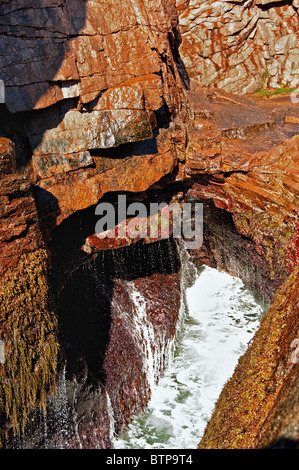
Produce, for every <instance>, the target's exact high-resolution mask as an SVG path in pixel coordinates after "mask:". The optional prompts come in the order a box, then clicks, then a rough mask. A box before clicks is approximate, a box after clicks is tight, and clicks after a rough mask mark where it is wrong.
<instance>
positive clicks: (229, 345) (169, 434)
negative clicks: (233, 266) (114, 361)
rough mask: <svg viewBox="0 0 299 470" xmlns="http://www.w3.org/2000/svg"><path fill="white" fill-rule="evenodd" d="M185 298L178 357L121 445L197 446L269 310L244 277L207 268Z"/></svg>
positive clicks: (139, 447)
mask: <svg viewBox="0 0 299 470" xmlns="http://www.w3.org/2000/svg"><path fill="white" fill-rule="evenodd" d="M186 301H187V312H186V316H185V322H184V324H183V326H182V328H181V330H180V331H179V332H178V335H177V340H176V346H175V350H174V357H173V359H172V361H170V363H169V366H168V368H167V370H166V372H165V374H164V376H163V377H162V378H161V379H160V381H159V384H158V385H157V386H155V387H154V388H153V390H152V399H151V402H150V403H149V406H148V408H147V410H146V412H144V413H142V414H141V415H140V416H138V417H137V418H136V419H135V420H134V421H133V423H132V425H131V426H130V428H129V430H128V431H126V432H125V433H123V435H122V436H121V437H120V438H119V439H117V441H116V442H115V448H116V449H123V448H133V449H134V448H135V449H142V448H144V449H158V448H160V449H163V448H164V449H192V448H195V447H196V446H197V444H198V442H199V440H200V438H201V436H202V434H203V432H204V428H205V426H206V423H207V421H208V420H209V418H210V416H211V414H212V411H213V408H214V405H215V402H216V400H217V398H218V396H219V394H220V392H221V390H222V388H223V385H224V384H225V382H226V381H227V380H228V379H229V378H230V376H231V375H232V373H233V371H234V368H235V366H236V364H237V362H238V359H239V357H240V356H241V355H242V353H243V352H244V351H245V349H246V347H247V343H248V342H249V341H250V339H251V338H252V337H253V335H254V332H255V331H256V329H257V328H258V326H259V323H260V318H261V315H262V313H263V310H264V308H263V306H262V305H260V304H258V303H257V302H256V301H255V298H254V296H253V295H252V293H251V292H250V291H249V290H248V289H246V288H245V287H244V285H243V283H242V281H241V280H240V279H238V278H234V277H231V276H229V275H228V274H226V273H224V272H218V271H216V270H214V269H211V268H208V267H206V268H204V270H203V271H202V273H201V274H200V275H199V276H198V278H197V280H196V281H195V283H194V285H193V286H192V287H190V288H188V289H187V292H186Z"/></svg>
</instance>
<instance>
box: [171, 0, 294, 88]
mask: <svg viewBox="0 0 299 470" xmlns="http://www.w3.org/2000/svg"><path fill="white" fill-rule="evenodd" d="M297 8H298V3H297V2H295V1H293V2H292V1H287V2H279V1H271V2H270V1H269V2H268V1H253V0H248V1H245V2H240V1H236V2H226V1H216V2H215V1H211V0H204V1H201V0H177V9H178V11H179V15H180V27H181V32H182V38H183V43H182V47H181V54H182V57H183V60H184V62H185V66H186V68H187V71H188V74H189V76H190V77H193V78H195V79H196V80H197V81H198V82H199V83H200V84H201V85H204V86H205V85H211V86H214V87H218V88H222V89H224V90H226V91H229V92H232V93H240V94H246V93H253V92H256V91H257V90H260V89H262V87H263V86H264V87H270V88H280V87H284V86H289V87H290V86H291V84H292V82H293V81H294V80H296V79H298V78H299V72H298V68H299V62H298V61H299V59H298V57H299V54H298V52H299V36H298V25H299V16H298V10H297Z"/></svg>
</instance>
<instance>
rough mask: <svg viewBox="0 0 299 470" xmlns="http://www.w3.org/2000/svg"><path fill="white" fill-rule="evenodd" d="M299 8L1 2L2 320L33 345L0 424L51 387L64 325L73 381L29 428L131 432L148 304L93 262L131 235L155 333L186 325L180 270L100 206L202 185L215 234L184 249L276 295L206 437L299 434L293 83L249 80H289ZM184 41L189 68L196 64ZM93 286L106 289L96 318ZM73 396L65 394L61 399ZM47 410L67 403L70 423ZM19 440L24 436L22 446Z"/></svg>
mask: <svg viewBox="0 0 299 470" xmlns="http://www.w3.org/2000/svg"><path fill="white" fill-rule="evenodd" d="M37 3H38V4H37ZM107 5H109V8H108V7H107ZM297 8H298V5H297V4H296V2H295V1H293V2H292V4H291V2H283V4H282V3H281V2H254V3H253V2H251V1H249V2H245V3H244V2H237V3H235V4H230V3H228V2H198V3H195V2H193V3H192V2H191V1H190V2H189V1H186V2H181V1H178V2H177V10H176V8H175V1H174V0H163V1H162V0H161V1H160V0H159V1H157V2H154V4H153V2H151V1H146V2H140V1H139V0H136V1H135V0H134V1H133V2H118V1H117V0H111V1H110V2H109V3H108V4H107V3H104V2H101V1H99V2H91V1H86V2H77V1H76V0H68V1H64V0H52V1H51V2H46V1H42V2H36V1H34V0H31V1H30V2H28V1H27V2H25V3H24V2H21V3H20V2H15V1H12V2H8V1H4V2H2V3H1V12H2V16H1V22H0V23H1V24H0V34H1V46H0V78H1V79H3V80H4V83H5V91H6V104H0V117H1V120H0V135H1V137H0V173H1V174H0V185H1V186H0V211H1V212H0V232H1V233H0V254H1V265H0V275H1V282H2V281H3V286H4V288H3V290H2V291H1V292H2V294H3V295H2V294H1V295H2V297H3V303H2V305H3V308H2V311H3V314H2V317H1V324H0V326H1V332H2V333H3V334H4V332H5V334H7V330H9V335H8V336H7V338H8V341H9V342H10V343H11V344H13V342H12V338H13V327H14V325H15V324H18V328H20V331H21V335H23V336H22V338H23V337H24V335H25V336H26V337H27V336H28V335H29V337H30V341H31V342H30V351H31V353H32V355H31V356H30V361H29V362H30V363H29V366H28V367H29V369H27V368H26V367H25V368H21V369H20V370H21V371H22V373H24V374H25V375H24V376H26V375H28V377H30V379H32V381H30V380H29V381H28V382H29V383H30V384H31V385H32V389H30V388H29V391H28V394H27V395H26V399H25V402H24V403H25V412H24V410H23V408H22V405H20V403H19V402H18V406H19V405H20V409H19V411H18V410H17V408H14V409H13V410H12V409H10V408H9V406H8V408H7V407H6V408H5V400H8V402H9V403H11V401H10V398H9V397H11V396H12V395H11V394H12V391H11V390H8V392H7V390H6V392H5V393H7V397H6V398H5V397H4V398H3V396H4V395H5V393H4V395H3V394H2V395H1V400H2V405H1V406H2V408H1V410H2V411H1V416H0V418H1V423H3V426H2V427H3V429H6V430H7V429H10V426H11V422H13V423H16V419H17V418H16V417H17V416H18V412H19V413H21V414H22V419H23V418H24V422H25V421H26V417H27V415H29V413H30V411H31V410H32V409H33V408H34V407H35V406H36V405H37V404H38V402H39V399H38V398H37V397H36V396H35V395H34V393H35V392H36V390H38V389H39V388H40V389H41V390H42V395H43V396H42V400H41V402H42V404H43V403H44V401H45V395H47V394H48V393H49V391H50V389H51V387H52V386H53V387H52V388H53V389H54V388H55V387H54V383H55V380H53V376H52V374H54V369H53V370H52V368H51V367H52V366H50V364H54V366H55V367H56V361H57V354H58V353H57V349H56V348H57V341H58V337H57V335H58V333H61V331H63V334H64V335H65V337H64V338H60V344H63V346H64V349H65V352H66V354H67V356H68V361H69V362H68V364H69V365H70V364H72V366H71V368H69V369H68V370H67V374H66V376H65V378H64V379H61V377H60V378H59V384H60V385H59V386H61V384H62V385H63V384H64V385H63V386H65V387H66V388H65V389H63V390H62V391H61V389H60V392H59V393H60V395H59V393H58V395H57V397H58V398H57V400H58V401H56V404H55V403H54V404H53V402H52V405H50V408H49V415H48V418H47V419H46V422H47V426H48V435H47V436H44V435H43V436H42V437H41V432H40V430H41V429H42V427H43V426H44V423H45V421H44V417H43V416H42V417H40V418H39V421H40V423H41V424H40V426H41V427H39V428H38V431H36V429H35V428H34V425H33V424H32V423H31V428H30V431H28V432H29V435H31V436H33V435H34V436H35V437H34V439H33V441H34V445H35V446H37V447H39V446H43V445H46V442H47V445H50V446H51V445H53V446H60V445H63V443H65V442H66V440H67V442H68V445H69V446H70V447H80V446H81V447H86V448H92V447H97V446H98V447H104V448H107V447H109V446H111V439H110V438H111V435H110V432H111V429H110V421H111V417H112V416H113V419H114V420H115V426H116V428H115V429H117V430H120V429H121V428H122V427H123V426H125V425H126V423H127V422H128V421H129V420H130V415H131V412H135V411H136V412H137V411H138V410H139V409H141V408H142V406H144V405H145V404H146V402H147V400H148V398H149V389H148V384H147V382H146V377H145V375H144V374H143V372H141V370H142V357H141V356H142V354H141V353H140V351H139V352H138V351H137V349H138V348H137V349H136V344H135V343H134V341H133V339H132V337H131V336H130V333H129V332H128V331H129V329H130V328H128V325H129V324H130V322H132V319H133V318H134V312H135V313H136V311H135V310H136V305H135V307H134V305H133V304H132V301H131V299H130V295H129V293H128V292H129V291H128V278H126V277H125V278H124V277H121V276H120V277H117V275H116V274H115V273H114V274H115V276H114V277H113V279H114V281H113V283H112V281H111V278H109V282H108V281H107V279H105V280H103V279H102V278H101V279H102V280H101V282H98V281H99V278H98V277H97V276H98V275H99V272H98V269H96V271H94V264H96V263H100V260H101V257H102V255H103V254H102V253H101V250H102V249H103V248H104V249H105V250H108V251H109V249H111V248H117V247H118V250H128V251H129V250H130V249H132V250H133V252H134V255H132V257H133V258H134V260H135V262H134V263H133V258H132V259H131V271H132V272H134V276H133V278H130V282H131V281H132V282H133V284H134V285H135V286H136V287H138V290H139V291H140V292H142V296H143V297H144V298H145V299H146V301H147V304H148V307H149V308H148V318H150V320H151V324H152V325H153V329H154V331H157V330H160V329H161V328H162V329H163V331H164V333H165V338H169V337H171V336H173V335H174V326H175V321H176V318H177V317H176V316H177V308H178V303H179V289H178V286H179V275H178V272H177V269H176V268H174V267H173V266H172V267H171V266H169V265H168V267H167V269H166V272H161V270H159V266H157V265H156V264H155V263H154V266H155V269H154V271H152V272H150V273H147V274H145V273H144V272H142V270H140V269H139V268H140V266H141V267H142V268H143V264H144V263H143V261H144V260H143V259H142V257H141V258H139V260H138V256H139V257H140V256H141V253H142V250H146V249H148V250H150V249H152V250H155V248H152V247H153V246H154V245H157V246H159V243H161V242H157V244H156V243H154V244H151V243H149V244H148V247H147V248H146V247H145V246H144V244H143V243H142V244H141V245H142V249H139V248H138V247H140V245H139V242H138V243H134V244H133V245H134V247H133V246H132V247H131V246H130V245H131V242H132V240H130V239H128V240H126V241H125V242H124V243H120V244H119V245H118V244H117V243H114V245H113V247H112V246H110V245H109V244H108V246H106V245H105V243H103V240H100V241H101V243H99V237H96V238H94V237H95V230H94V228H95V227H94V218H92V217H90V213H91V212H93V215H94V209H95V206H96V204H97V203H98V202H100V201H103V200H109V197H110V196H111V194H118V193H122V194H123V193H125V194H127V195H130V196H132V200H135V201H145V200H146V199H147V198H148V197H153V196H154V197H158V196H159V197H160V196H161V200H165V201H166V202H167V203H169V201H170V200H171V197H172V196H174V197H175V199H176V200H177V201H180V203H183V202H184V201H186V202H187V201H190V200H192V201H195V202H196V201H197V202H203V203H204V204H205V208H206V212H205V213H204V214H205V233H204V244H203V246H202V248H201V250H197V251H196V252H193V253H192V257H193V259H194V260H195V262H196V263H197V264H198V265H200V264H202V263H206V264H209V265H211V266H215V267H218V268H219V269H225V270H227V271H229V272H231V273H234V272H235V271H236V265H237V266H239V268H240V270H239V274H241V277H242V278H243V279H244V280H245V282H247V283H249V284H251V285H253V286H255V287H257V286H259V287H260V290H261V291H262V293H263V295H264V297H265V298H266V299H267V301H268V300H269V301H273V304H272V306H271V307H270V309H269V312H268V313H267V314H266V316H265V319H264V321H263V324H262V326H261V329H260V330H259V333H258V334H257V336H256V339H255V340H254V343H253V344H252V345H251V347H250V349H249V350H248V352H247V353H246V356H245V359H242V361H241V362H240V364H239V366H238V369H237V370H236V373H235V374H234V376H233V378H232V382H230V383H229V384H228V385H227V387H226V389H225V390H224V391H223V395H222V396H221V398H220V399H219V403H218V404H217V409H216V411H215V415H214V417H213V418H212V421H211V424H210V425H209V426H208V428H207V432H206V435H205V437H204V440H203V441H202V443H201V444H200V445H201V447H213V446H215V445H216V444H215V442H217V446H218V447H258V446H260V447H263V446H269V445H273V442H274V441H275V440H277V439H278V438H279V437H282V438H284V439H287V438H292V439H295V440H296V439H297V438H298V433H297V431H296V429H297V428H296V419H295V417H297V416H298V412H297V409H298V403H297V401H298V400H297V395H296V390H297V388H296V387H297V385H296V384H297V376H298V371H297V366H296V365H294V364H293V363H290V362H289V359H288V358H289V355H290V354H291V352H292V351H291V346H290V345H291V342H292V341H293V340H294V338H296V335H297V336H298V332H297V326H296V324H297V323H296V322H297V316H298V315H297V314H298V308H297V307H298V305H297V304H298V302H297V290H298V289H297V287H298V286H297V284H298V282H297V277H296V276H297V270H298V267H297V265H298V256H299V238H298V227H299V223H298V208H299V202H298V197H299V180H298V178H299V176H298V175H299V166H298V165H299V163H298V158H299V148H298V144H299V139H298V134H299V108H298V103H297V102H296V99H297V98H296V97H297V95H294V94H292V92H289V93H284V94H282V95H281V96H280V95H275V94H272V95H271V94H270V95H269V96H263V95H262V94H261V95H253V94H252V93H253V92H255V91H257V90H258V89H259V88H261V87H264V88H265V89H266V88H273V89H274V88H278V87H280V86H288V87H289V86H290V85H291V80H295V79H297V78H298V73H297V69H298V67H297V66H296V64H297V62H298V28H297V26H298V11H297ZM177 11H178V13H179V17H180V24H181V33H182V37H183V42H182V46H181V48H179V45H180V42H181V36H180V30H179V27H178V15H177ZM219 12H220V13H221V14H220V16H219ZM104 13H105V14H104ZM270 25H271V27H270ZM24 38H25V39H24ZM2 39H3V41H2ZM24 40H25V41H26V47H23V45H24ZM180 54H181V55H182V57H183V58H184V63H185V66H186V68H187V71H188V72H189V74H190V76H191V77H194V78H195V79H196V81H192V80H189V78H188V77H187V75H186V71H185V68H184V64H183V62H182V60H181V57H180ZM202 85H213V88H211V87H203V86H202ZM215 87H217V88H215ZM220 88H222V89H221V90H220ZM230 92H235V93H238V94H232V93H230ZM244 93H247V94H248V93H251V94H250V95H246V96H241V94H244ZM294 98H295V99H294ZM163 192H164V194H163ZM166 193H168V195H169V194H170V195H171V196H170V198H169V197H164V196H165V194H166ZM86 214H87V215H86ZM126 223H127V221H126ZM57 234H59V235H57ZM136 241H137V240H136ZM149 241H153V240H149ZM164 242H166V241H165V240H164ZM82 246H85V247H87V248H88V249H87V250H86V251H85V252H82V250H81V248H82ZM119 246H120V247H119ZM150 247H151V248H150ZM134 250H135V251H134ZM138 250H139V251H138ZM127 254H128V253H127ZM90 255H92V256H93V258H92V259H90V260H89V261H88V262H87V257H88V256H90ZM116 256H120V257H121V251H120V254H119V255H116ZM136 260H138V262H137V263H136ZM110 261H111V260H110ZM88 263H90V264H88ZM248 263H250V265H251V269H249V270H246V266H247V264H248ZM108 265H109V263H108ZM110 265H111V263H110ZM133 266H134V267H135V268H134V269H135V271H134V269H133ZM101 269H102V268H101ZM101 269H100V272H101ZM132 272H131V273H130V274H131V275H132ZM48 274H50V278H48ZM110 274H111V273H110ZM127 274H128V273H127ZM77 276H78V278H77ZM80 277H81V279H83V280H84V282H82V283H80ZM28 280H29V282H27V281H28ZM104 281H105V282H104ZM11 286H12V288H11V289H10V287H11ZM18 286H19V287H18ZM103 286H104V287H103ZM277 289H279V290H277ZM50 291H51V295H50ZM1 292H0V293H1ZM63 292H64V294H62V293H63ZM161 292H163V304H162V303H161V295H160V293H161ZM20 293H21V294H20ZM74 293H75V295H74ZM63 295H64V296H65V298H64V300H65V302H66V304H68V308H64V309H62V310H63V311H62V312H61V310H60V314H59V315H58V311H59V309H58V306H57V305H56V306H51V308H50V305H49V297H51V296H54V297H55V298H56V300H58V298H59V300H60V301H61V298H62V297H63ZM61 296H62V297H61ZM75 298H76V299H77V300H78V302H77V305H75V302H74V299H75ZM12 299H13V301H12ZM95 299H98V300H99V303H102V304H103V305H102V310H101V312H100V316H97V314H98V312H99V310H98V304H96V303H95ZM103 299H105V301H104V300H103ZM84 302H85V304H84ZM26 303H27V307H26V308H27V310H28V315H27V317H28V318H27V317H26V315H24V312H25V311H27V310H26V308H25V306H26ZM29 305H30V308H29ZM58 305H61V304H59V302H58ZM52 307H53V309H52ZM59 308H60V307H59ZM119 308H120V309H121V308H124V310H125V315H121V312H120V310H119ZM57 309H58V310H57ZM134 309H135V310H134ZM53 310H54V312H55V316H57V315H58V319H59V321H61V322H62V323H61V324H60V325H58V326H57V325H56V323H55V318H54V317H55V316H54V317H53V315H52V313H53ZM34 311H36V312H38V318H39V322H38V325H39V327H38V328H35V327H34V321H33V319H34V315H33V314H34ZM14 312H17V313H16V314H14ZM21 312H22V313H21ZM69 312H73V315H74V316H72V315H70V316H69V317H68V315H69ZM86 312H88V315H89V316H87V317H86V316H84V315H85V313H86ZM107 312H108V314H107ZM128 312H130V313H131V314H132V315H131V316H130V315H129V316H128ZM83 314H84V315H83ZM126 315H127V317H126ZM10 318H13V319H14V321H12V320H8V319H10ZM74 319H76V322H75V323H74V322H73V320H74ZM15 321H16V323H15ZM99 322H100V323H99ZM126 322H127V323H126ZM28 325H29V326H28ZM66 325H67V326H66ZM102 325H105V328H104V329H101V326H102ZM28 328H29V329H28ZM61 328H62V330H61ZM76 328H77V329H76ZM81 333H82V334H83V336H82V335H81ZM97 333H99V334H97ZM80 335H81V336H80ZM89 337H91V338H92V341H89V342H88V341H87V338H89ZM45 338H47V340H49V342H50V344H51V345H52V346H51V348H50V349H49V348H48V349H47V347H46V346H45V345H46V342H45V341H44V340H45ZM84 338H85V340H84ZM34 343H35V344H38V348H37V349H36V355H34V354H35V350H34V348H32V344H34ZM26 344H27V343H26ZM16 350H18V348H16ZM265 350H267V355H266V356H265V357H264V356H263V351H265ZM32 351H33V352H34V354H33V352H32ZM279 351H280V353H279ZM21 352H22V350H21ZM31 353H30V354H31ZM19 359H20V358H19ZM19 359H17V360H19ZM266 359H267V360H268V359H269V361H268V362H267V360H266ZM59 360H60V361H61V362H60V364H61V365H62V364H64V360H65V358H64V357H63V358H61V359H59ZM20 361H21V359H20ZM43 361H45V362H43ZM121 361H123V362H121ZM260 361H262V362H260ZM21 362H22V361H21ZM259 363H262V364H263V367H262V369H261V370H262V372H261V373H260V369H259V366H258V364H259ZM45 364H46V365H45ZM55 367H54V368H55ZM0 368H2V371H1V373H2V372H3V371H5V370H6V369H5V367H4V368H3V366H2V365H0ZM43 370H47V371H50V373H49V376H46V377H45V376H44V375H43V374H42V371H43ZM60 371H61V368H60ZM1 377H2V375H1ZM243 378H245V379H244V380H245V381H244V383H246V384H247V385H246V386H247V388H246V390H245V389H244V388H243V386H242V383H243ZM22 380H23V376H22ZM63 380H64V381H65V382H63ZM1 383H2V385H3V384H4V383H5V381H3V380H2V382H1ZM22 383H23V382H22ZM103 384H104V385H106V386H107V390H108V392H109V397H110V398H109V399H108V398H107V393H106V392H107V390H106V392H105V393H104V388H103ZM4 388H5V387H4ZM4 388H3V387H2V389H1V390H2V391H3V390H4ZM232 388H234V389H235V390H236V394H235V395H233V398H232V401H231V402H230V399H229V398H227V397H228V395H229V394H230V390H231V389H232ZM1 390H0V392H1ZM32 390H35V392H34V393H33V394H32ZM52 391H53V390H52ZM1 393H2V392H1ZM22 393H23V392H22V390H21V391H20V390H18V396H21V395H22ZM26 393H27V391H26ZM61 393H62V395H61ZM248 395H251V396H252V397H256V400H255V401H254V403H253V402H252V401H250V400H249V401H248V400H247V398H248ZM32 397H33V398H32ZM61 397H62V398H63V400H67V403H68V404H69V405H67V407H69V408H68V410H67V413H69V414H67V416H64V415H63V413H64V412H63V410H62V405H61ZM3 400H4V401H3ZM59 400H60V401H59ZM63 400H62V401H63ZM8 402H6V404H7V403H8ZM232 403H233V406H232ZM3 404H4V408H5V410H6V411H5V410H4V408H3ZM55 407H56V408H55ZM3 410H4V411H3ZM51 410H52V411H51ZM55 410H56V411H57V410H60V411H59V413H60V414H61V413H62V415H61V419H62V424H61V425H58V427H55V426H56V425H55V423H54V421H55V418H54V417H55V413H56V411H55ZM51 413H52V415H51ZM57 413H58V411H57ZM72 413H73V414H72ZM10 414H11V415H10ZM65 420H67V421H68V422H70V421H72V423H75V424H73V425H72V426H73V428H71V430H70V431H69V432H70V434H69V435H67V436H66V435H64V434H63V433H62V434H61V432H60V431H61V429H62V430H63V429H64V426H65V425H66V421H65ZM250 420H251V421H250ZM10 421H11V422H10ZM240 423H243V425H241V424H240ZM59 426H60V427H59ZM242 426H243V427H242ZM34 429H35V430H34ZM224 430H225V433H224V432H223V431H224ZM296 433H297V434H296ZM18 439H21V441H13V443H12V444H11V445H12V446H13V447H14V446H15V447H18V446H22V445H23V446H27V445H28V442H27V441H26V439H25V440H22V439H23V437H21V438H20V436H19V437H18ZM43 439H45V441H44V442H43ZM25 441H26V442H25Z"/></svg>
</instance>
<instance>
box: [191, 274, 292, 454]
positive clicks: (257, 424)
mask: <svg viewBox="0 0 299 470" xmlns="http://www.w3.org/2000/svg"><path fill="white" fill-rule="evenodd" d="M298 292H299V278H298V267H297V268H296V269H295V271H294V272H293V273H292V275H291V276H290V277H289V278H288V280H287V281H286V282H285V284H284V285H283V286H282V287H281V288H280V289H279V290H278V292H277V294H276V297H275V299H274V301H273V303H272V305H271V307H270V309H269V311H268V312H267V314H266V316H265V317H264V318H263V320H262V322H261V326H260V328H259V330H258V332H257V333H256V335H255V337H254V339H253V341H252V342H251V344H250V345H249V347H248V349H247V351H246V353H245V354H244V355H243V356H242V357H241V359H240V360H239V363H238V365H237V367H236V369H235V372H234V374H233V377H232V378H231V379H230V380H229V381H228V383H227V384H226V385H225V387H224V389H223V391H222V393H221V395H220V397H219V399H218V402H217V404H216V408H215V411H214V413H213V415H212V418H211V420H210V422H209V424H208V426H207V428H206V431H205V433H204V436H203V438H202V440H201V442H200V444H199V446H198V447H199V448H200V449H204V448H208V449H215V448H216V449H219V448H221V449H240V448H242V449H251V448H259V447H265V446H268V447H269V446H272V445H274V444H275V442H276V440H277V438H278V437H285V438H286V439H291V438H293V439H294V440H296V439H298V415H296V414H294V411H295V410H294V407H296V406H297V405H298V401H297V399H298V389H297V381H298V372H299V368H298V358H297V357H296V349H295V346H296V344H297V343H295V345H294V344H293V342H294V340H295V341H296V340H298V337H299V330H298V319H299V310H298ZM292 344H293V346H292ZM296 390H297V399H296ZM292 397H293V398H292ZM295 409H296V408H295ZM277 413H278V416H276V420H274V419H273V418H274V417H275V415H276V414H277ZM295 413H296V412H295ZM287 427H289V429H288V432H287V433H286V434H284V431H285V430H286V428H287Z"/></svg>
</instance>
